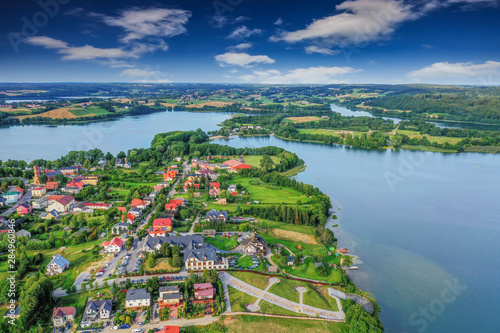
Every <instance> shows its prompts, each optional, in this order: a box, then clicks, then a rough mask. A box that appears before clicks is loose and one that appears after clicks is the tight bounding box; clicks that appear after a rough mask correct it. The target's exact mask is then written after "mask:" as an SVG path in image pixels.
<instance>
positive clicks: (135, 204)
mask: <svg viewBox="0 0 500 333" xmlns="http://www.w3.org/2000/svg"><path fill="white" fill-rule="evenodd" d="M130 207H137V208H141V209H144V208H146V202H145V201H144V200H141V199H134V200H132V202H131V203H130Z"/></svg>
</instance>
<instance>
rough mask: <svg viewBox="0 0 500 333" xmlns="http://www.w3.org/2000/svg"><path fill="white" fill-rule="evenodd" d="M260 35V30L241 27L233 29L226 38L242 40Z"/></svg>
mask: <svg viewBox="0 0 500 333" xmlns="http://www.w3.org/2000/svg"><path fill="white" fill-rule="evenodd" d="M261 33H262V30H261V29H249V28H247V27H246V26H244V25H242V26H241V27H238V28H236V29H234V31H233V32H231V34H230V35H229V36H227V38H232V39H243V38H248V37H250V36H252V35H260V34H261Z"/></svg>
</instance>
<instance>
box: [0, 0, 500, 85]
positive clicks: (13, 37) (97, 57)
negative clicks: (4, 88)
mask: <svg viewBox="0 0 500 333" xmlns="http://www.w3.org/2000/svg"><path fill="white" fill-rule="evenodd" d="M498 17H500V0H427V1H421V0H398V1H396V0H350V1H324V0H322V1H319V0H309V1H303V0H300V1H299V0H287V1H262V0H201V1H190V0H182V1H148V0H144V1H139V0H137V1H126V0H121V1H114V0H106V1H104V0H100V1H94V0H87V1H77V0H40V1H34V0H30V1H26V0H22V1H11V2H10V3H5V1H4V2H2V10H1V11H0V30H1V33H0V35H1V36H2V38H1V39H0V82H158V83H164V82H228V83H290V84H301V83H318V84H326V83H412V82H414V83H417V82H418V83H441V84H473V85H491V84H495V85H497V84H500V39H499V38H498V33H499V32H500V29H499V28H500V20H498Z"/></svg>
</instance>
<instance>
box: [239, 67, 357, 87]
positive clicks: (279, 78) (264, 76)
mask: <svg viewBox="0 0 500 333" xmlns="http://www.w3.org/2000/svg"><path fill="white" fill-rule="evenodd" d="M359 71H360V70H357V69H354V68H351V67H323V66H319V67H309V68H297V69H294V70H289V71H288V72H287V73H286V74H282V73H281V72H280V71H278V70H267V71H253V74H249V75H242V76H240V78H241V79H242V80H244V81H246V82H252V83H266V84H331V83H343V82H347V80H346V79H343V78H342V76H343V75H345V74H352V73H356V72H359Z"/></svg>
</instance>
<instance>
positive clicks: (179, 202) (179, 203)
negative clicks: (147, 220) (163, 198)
mask: <svg viewBox="0 0 500 333" xmlns="http://www.w3.org/2000/svg"><path fill="white" fill-rule="evenodd" d="M170 203H171V204H176V205H177V206H184V199H182V198H179V199H170Z"/></svg>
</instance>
